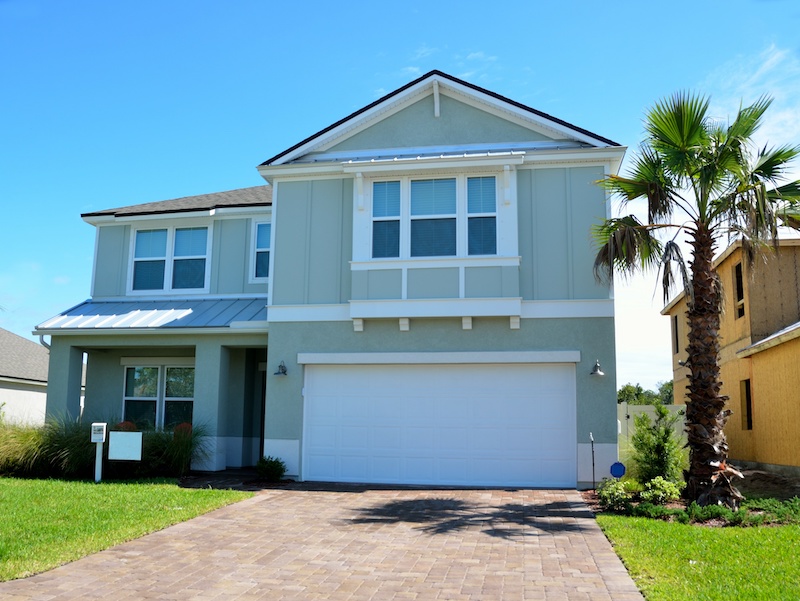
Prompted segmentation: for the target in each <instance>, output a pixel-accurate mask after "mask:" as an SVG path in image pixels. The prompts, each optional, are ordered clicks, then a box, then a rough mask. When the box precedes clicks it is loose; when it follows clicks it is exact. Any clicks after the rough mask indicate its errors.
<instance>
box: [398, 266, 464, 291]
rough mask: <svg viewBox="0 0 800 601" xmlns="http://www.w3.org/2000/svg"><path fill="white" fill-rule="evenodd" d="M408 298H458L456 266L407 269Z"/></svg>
mask: <svg viewBox="0 0 800 601" xmlns="http://www.w3.org/2000/svg"><path fill="white" fill-rule="evenodd" d="M407 278H408V298H458V268H457V267H444V268H431V269H409V270H408V275H407Z"/></svg>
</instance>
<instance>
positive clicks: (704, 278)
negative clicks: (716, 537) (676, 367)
mask: <svg viewBox="0 0 800 601" xmlns="http://www.w3.org/2000/svg"><path fill="white" fill-rule="evenodd" d="M691 245H692V250H693V253H692V258H693V260H692V263H691V269H692V290H693V298H692V299H690V300H689V310H688V311H687V316H688V321H689V346H688V347H687V349H686V350H687V352H688V356H689V357H690V358H691V359H690V361H688V367H689V370H690V374H689V386H688V397H689V402H688V403H687V405H686V432H687V436H688V446H689V471H688V472H687V474H686V491H685V493H684V494H685V496H686V498H687V499H688V500H690V501H697V503H698V504H700V505H711V504H723V505H726V506H728V507H731V508H735V507H737V506H738V503H739V501H740V500H741V499H742V496H741V494H740V493H739V491H738V490H736V488H735V487H734V486H733V485H732V484H731V478H732V476H733V475H738V472H736V471H735V470H731V469H730V468H728V466H727V460H728V443H727V442H726V440H725V433H724V432H723V428H724V426H725V422H727V421H728V416H729V415H730V414H731V412H730V411H729V410H726V409H725V401H727V400H728V397H725V396H721V395H720V388H721V387H722V382H721V381H720V377H719V346H720V345H719V322H720V311H721V308H722V305H721V290H720V286H719V280H718V278H717V273H716V270H715V269H714V263H713V258H714V238H713V230H711V229H709V228H708V227H707V226H706V225H705V224H702V223H699V224H697V227H696V229H695V230H694V231H693V232H692V239H691Z"/></svg>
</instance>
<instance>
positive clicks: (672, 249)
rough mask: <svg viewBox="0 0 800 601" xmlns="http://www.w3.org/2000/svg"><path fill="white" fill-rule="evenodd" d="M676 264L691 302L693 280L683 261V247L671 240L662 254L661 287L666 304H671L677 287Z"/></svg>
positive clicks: (684, 289)
mask: <svg viewBox="0 0 800 601" xmlns="http://www.w3.org/2000/svg"><path fill="white" fill-rule="evenodd" d="M673 264H675V266H677V268H678V273H679V274H680V276H681V285H682V286H683V292H684V294H685V295H686V296H687V298H689V299H690V300H691V301H693V300H694V299H693V298H692V280H691V278H690V277H689V270H688V269H687V268H686V261H684V259H683V253H682V252H681V247H680V246H678V244H677V243H676V242H675V240H669V241H667V243H666V244H664V252H663V253H662V254H661V287H662V289H663V292H664V304H667V303H668V302H669V296H670V292H671V291H672V290H673V289H674V287H675V274H674V273H673V270H672V265H673Z"/></svg>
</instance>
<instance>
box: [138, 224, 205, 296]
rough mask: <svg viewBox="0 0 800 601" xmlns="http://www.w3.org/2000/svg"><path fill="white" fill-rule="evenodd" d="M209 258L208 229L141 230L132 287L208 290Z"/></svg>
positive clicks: (141, 288) (142, 289) (140, 288)
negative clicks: (207, 267)
mask: <svg viewBox="0 0 800 601" xmlns="http://www.w3.org/2000/svg"><path fill="white" fill-rule="evenodd" d="M207 255H208V228H207V227H186V228H174V229H173V228H169V229H168V228H162V229H152V230H137V231H136V234H135V239H134V251H133V282H132V285H131V288H132V289H133V290H136V291H147V290H167V291H170V290H201V289H204V288H205V287H206V276H207V273H206V265H207Z"/></svg>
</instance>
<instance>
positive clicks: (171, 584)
mask: <svg viewBox="0 0 800 601" xmlns="http://www.w3.org/2000/svg"><path fill="white" fill-rule="evenodd" d="M86 598H111V599H113V600H114V601H121V600H124V599H173V600H179V599H219V600H222V599H236V600H240V601H245V600H255V599H269V600H270V601H279V600H283V599H302V600H313V599H330V600H332V601H338V600H353V601H356V600H363V599H378V600H380V599H418V600H427V599H448V600H475V599H487V600H488V599H497V600H500V599H502V600H506V599H512V600H514V599H518V600H522V599H586V600H589V599H591V600H592V601H598V600H603V599H613V600H615V601H623V600H628V599H638V600H641V599H642V596H641V595H640V593H639V592H638V591H637V589H636V587H635V585H634V584H633V581H632V580H631V578H630V577H629V576H628V574H627V572H626V571H625V568H624V567H623V565H622V563H621V562H620V560H619V559H618V558H617V556H616V555H615V554H614V552H613V550H612V548H611V545H610V544H609V543H608V541H607V540H606V538H605V537H604V535H603V534H602V532H601V531H600V529H599V527H598V526H597V523H596V522H595V521H594V519H593V518H592V516H591V513H590V512H589V511H588V509H587V508H586V506H585V505H584V504H583V502H582V500H581V497H580V494H579V493H578V492H576V491H542V490H415V489H402V490H396V489H380V488H357V487H353V488H342V487H338V488H330V489H323V488H322V487H320V489H319V490H315V489H313V487H307V486H306V487H297V488H291V489H289V488H287V489H272V490H266V491H264V492H262V493H260V494H258V495H256V496H255V497H254V498H252V499H248V500H246V501H243V502H240V503H237V504H235V505H231V506H228V507H225V508H222V509H219V510H217V511H214V512H212V513H209V514H206V515H204V516H201V517H199V518H195V519H193V520H191V521H188V522H184V523H182V524H178V525H176V526H172V527H170V528H167V529H165V530H162V531H161V532H156V533H154V534H151V535H148V536H145V537H143V538H140V539H138V540H135V541H131V542H129V543H125V544H122V545H119V546H117V547H114V548H112V549H109V550H107V551H103V552H101V553H97V554H95V555H92V556H89V557H86V558H84V559H81V560H79V561H76V562H74V563H71V564H68V565H65V566H62V567H60V568H57V569H55V570H51V571H50V572H46V573H44V574H40V575H38V576H33V577H31V578H27V579H24V580H16V581H12V582H6V583H3V584H0V599H10V600H16V599H37V600H42V601H44V600H50V599H86Z"/></svg>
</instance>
